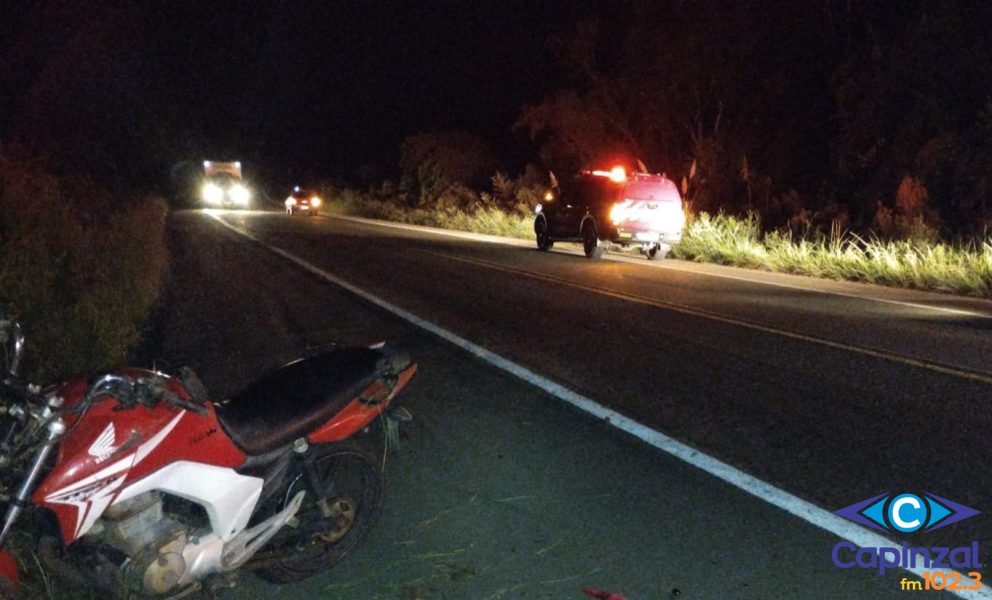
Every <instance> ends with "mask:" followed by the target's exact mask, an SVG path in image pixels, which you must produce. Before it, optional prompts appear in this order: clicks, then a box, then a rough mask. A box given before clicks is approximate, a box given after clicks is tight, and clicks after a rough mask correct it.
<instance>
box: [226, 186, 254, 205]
mask: <svg viewBox="0 0 992 600" xmlns="http://www.w3.org/2000/svg"><path fill="white" fill-rule="evenodd" d="M227 193H228V194H229V195H230V196H231V200H234V201H235V202H236V203H238V204H247V203H248V200H250V199H251V192H250V191H248V188H246V187H245V186H243V185H241V184H240V183H239V184H236V185H234V186H233V187H231V189H230V190H229V191H228V192H227Z"/></svg>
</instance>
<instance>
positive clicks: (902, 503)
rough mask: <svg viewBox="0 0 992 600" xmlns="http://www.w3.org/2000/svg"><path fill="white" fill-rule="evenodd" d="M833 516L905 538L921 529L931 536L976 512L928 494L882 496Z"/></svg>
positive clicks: (837, 512) (862, 502)
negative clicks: (931, 533) (895, 533)
mask: <svg viewBox="0 0 992 600" xmlns="http://www.w3.org/2000/svg"><path fill="white" fill-rule="evenodd" d="M834 514H835V515H838V516H841V517H844V518H845V519H847V520H849V521H854V522H855V523H858V524H859V525H865V526H866V527H871V528H873V529H878V530H879V531H893V532H897V533H903V534H905V533H916V532H917V531H919V530H921V529H923V530H925V531H926V532H931V531H934V530H935V529H940V528H941V527H946V526H948V525H953V524H954V523H957V522H959V521H963V520H965V519H967V518H970V517H974V516H975V515H977V514H979V511H977V510H975V509H973V508H969V507H967V506H965V505H963V504H958V503H957V502H954V501H952V500H948V499H947V498H941V497H940V496H938V495H936V494H931V493H929V492H927V493H923V494H913V493H906V492H901V493H889V492H886V493H884V494H880V495H878V496H875V497H874V498H869V499H867V500H862V501H861V502H857V503H855V504H852V505H850V506H848V507H845V508H842V509H840V510H838V511H835V512H834Z"/></svg>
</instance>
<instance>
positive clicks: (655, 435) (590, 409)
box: [211, 215, 992, 600]
mask: <svg viewBox="0 0 992 600" xmlns="http://www.w3.org/2000/svg"><path fill="white" fill-rule="evenodd" d="M211 216H213V217H214V218H215V219H217V220H218V221H219V222H220V223H221V224H222V225H224V227H227V228H228V229H230V230H231V231H234V232H235V233H237V234H238V235H241V236H244V237H246V238H248V239H250V240H252V241H254V242H256V243H258V244H259V245H261V246H263V247H264V248H266V249H268V250H269V251H271V252H274V253H276V254H278V255H279V256H281V257H283V258H285V259H286V260H288V261H290V262H292V263H294V264H296V265H298V266H299V267H301V268H303V269H304V270H306V271H309V272H310V273H312V274H314V275H316V276H318V277H320V278H321V279H324V280H325V281H327V282H329V283H332V284H334V285H336V286H338V287H341V288H343V289H345V290H347V291H349V292H351V293H352V294H355V295H356V296H358V297H360V298H362V299H363V300H366V301H368V302H370V303H372V304H374V305H376V306H378V307H379V308H381V309H383V310H385V311H386V312H389V313H391V314H393V315H395V316H397V317H399V318H401V319H403V320H405V321H407V322H409V323H411V324H413V325H415V326H417V327H419V328H421V329H423V330H424V331H427V332H429V333H432V334H434V335H436V336H437V337H439V338H441V339H443V340H445V341H447V342H449V343H451V344H454V345H455V346H458V347H459V348H461V349H462V350H465V351H466V352H468V353H470V354H472V355H474V356H476V357H478V358H480V359H482V360H484V361H486V362H487V363H489V364H490V365H492V366H494V367H496V368H498V369H501V370H503V371H506V372H507V373H509V374H511V375H513V376H515V377H517V378H519V379H522V380H523V381H525V382H527V383H529V384H531V385H533V386H534V387H537V388H539V389H541V390H543V391H544V392H546V393H548V394H550V395H552V396H554V397H556V398H558V399H559V400H563V401H565V402H568V403H569V404H571V405H572V406H575V407H576V408H579V409H581V410H583V411H585V412H587V413H589V414H590V415H592V416H594V417H596V418H598V419H602V420H604V421H606V422H608V423H610V424H611V425H613V426H614V427H616V428H617V429H620V430H621V431H625V432H627V433H629V434H631V435H633V436H635V437H637V438H638V439H640V440H641V441H643V442H645V443H647V444H649V445H651V446H654V447H655V448H657V449H659V450H661V451H662V452H665V453H666V454H669V455H671V456H673V457H675V458H677V459H679V460H681V461H683V462H685V463H688V464H690V465H692V466H694V467H696V468H698V469H701V470H702V471H705V472H707V473H709V474H710V475H713V476H714V477H717V478H719V479H721V480H723V481H725V482H727V483H729V484H730V485H732V486H734V487H736V488H738V489H740V490H742V491H744V492H747V493H748V494H751V495H752V496H754V497H756V498H758V499H759V500H762V501H764V502H767V503H768V504H771V505H772V506H775V507H777V508H780V509H782V510H784V511H785V512H787V513H789V514H791V515H793V516H795V517H798V518H800V519H802V520H803V521H806V522H807V523H809V524H811V525H814V526H816V527H819V528H820V529H823V530H825V531H827V532H829V533H832V534H834V535H836V536H838V537H841V538H843V539H845V540H847V541H849V542H851V543H853V544H855V545H857V546H859V547H875V548H878V547H891V548H900V545H899V544H898V543H896V542H894V541H892V540H890V539H888V538H886V537H884V536H881V535H879V534H877V533H875V532H873V531H871V530H869V529H866V528H864V527H861V526H860V525H857V524H855V523H852V522H850V521H848V520H847V519H844V518H842V517H838V516H837V515H835V514H833V513H831V512H830V511H827V510H825V509H823V508H820V507H819V506H816V505H815V504H812V503H810V502H807V501H805V500H802V499H801V498H798V497H796V496H793V495H792V494H790V493H789V492H787V491H785V490H783V489H780V488H777V487H775V486H774V485H772V484H770V483H767V482H765V481H762V480H761V479H758V478H757V477H753V476H751V475H748V474H747V473H745V472H744V471H741V470H740V469H738V468H736V467H733V466H731V465H728V464H727V463H725V462H722V461H720V460H718V459H716V458H713V457H712V456H710V455H708V454H706V453H705V452H702V451H701V450H697V449H695V448H692V447H691V446H687V445H686V444H683V443H682V442H679V441H678V440H675V439H674V438H671V437H669V436H667V435H665V434H664V433H661V432H660V431H656V430H654V429H651V428H650V427H647V426H645V425H642V424H640V423H638V422H637V421H635V420H633V419H631V418H629V417H625V416H624V415H622V414H620V413H618V412H616V411H614V410H612V409H610V408H607V407H605V406H603V405H601V404H599V403H597V402H595V401H594V400H591V399H589V398H586V397H585V396H583V395H581V394H578V393H576V392H573V391H572V390H570V389H568V388H566V387H564V386H562V385H560V384H558V383H555V382H554V381H551V380H550V379H548V378H547V377H543V376H541V375H538V374H537V373H535V372H533V371H531V370H530V369H528V368H526V367H524V366H522V365H519V364H517V363H515V362H513V361H511V360H508V359H506V358H503V357H502V356H499V355H498V354H496V353H494V352H491V351H489V350H486V349H485V348H483V347H482V346H479V345H476V344H473V343H472V342H470V341H468V340H466V339H465V338H463V337H461V336H459V335H457V334H455V333H452V332H451V331H448V330H447V329H444V328H443V327H440V326H438V325H435V324H434V323H431V322H430V321H427V320H425V319H421V318H420V317H418V316H417V315H415V314H413V313H411V312H408V311H406V310H403V309H402V308H400V307H398V306H396V305H395V304H391V303H389V302H386V301H385V300H383V299H382V298H379V297H378V296H374V295H372V294H370V293H369V292H366V291H365V290H363V289H361V288H358V287H356V286H354V285H352V284H350V283H348V282H347V281H345V280H343V279H340V278H339V277H336V276H334V275H331V274H330V273H328V272H327V271H324V270H322V269H320V268H318V267H316V266H314V265H312V264H310V263H308V262H307V261H305V260H303V259H302V258H298V257H297V256H295V255H293V254H290V253H289V252H286V251H285V250H282V249H281V248H277V247H275V246H270V245H269V244H266V243H265V242H263V241H261V240H259V239H258V238H256V237H255V236H253V235H251V234H250V233H248V232H246V231H242V230H240V229H238V228H237V227H234V226H233V225H230V224H228V223H226V222H224V221H223V220H222V219H221V218H220V217H219V216H216V215H211ZM824 558H826V557H824ZM899 568H901V569H903V570H904V571H908V572H910V573H912V574H914V575H917V576H919V577H920V578H922V577H923V573H924V572H925V571H930V570H931V569H930V568H929V567H926V568H924V567H899ZM893 570H894V569H893ZM945 572H950V571H948V570H945ZM961 581H970V580H969V578H968V577H967V576H966V575H964V574H961ZM948 591H951V590H948ZM951 593H952V594H955V595H957V596H958V597H961V598H985V599H989V600H992V590H990V589H989V587H988V586H984V585H983V586H982V588H980V589H979V590H975V591H971V590H961V591H951Z"/></svg>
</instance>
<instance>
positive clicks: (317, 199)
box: [310, 196, 320, 208]
mask: <svg viewBox="0 0 992 600" xmlns="http://www.w3.org/2000/svg"><path fill="white" fill-rule="evenodd" d="M310 206H312V207H314V208H317V207H318V206H320V197H319V196H314V197H312V198H310Z"/></svg>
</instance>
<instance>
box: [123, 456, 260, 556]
mask: <svg viewBox="0 0 992 600" xmlns="http://www.w3.org/2000/svg"><path fill="white" fill-rule="evenodd" d="M151 490H159V491H162V492H167V493H169V494H174V495H176V496H179V497H180V498H185V499H186V500H190V501H191V502H196V503H197V504H200V505H201V506H203V508H204V509H205V510H206V512H207V517H208V518H209V519H210V525H211V527H213V530H214V533H215V534H217V536H218V537H219V538H220V539H221V540H223V541H225V542H226V541H228V540H230V539H231V538H232V537H234V536H235V535H237V533H238V532H239V531H241V530H242V529H244V528H245V526H247V525H248V520H249V519H250V518H251V514H252V511H254V510H255V503H256V502H258V497H259V495H260V494H261V493H262V480H261V479H259V478H258V477H248V476H246V475H239V474H238V473H237V472H236V471H235V470H234V469H229V468H225V467H216V466H213V465H206V464H203V463H196V462H189V461H178V462H174V463H172V464H170V465H169V466H167V467H164V468H162V469H159V470H158V471H156V472H155V473H152V474H151V475H149V476H148V477H145V478H143V479H142V480H141V481H137V482H135V483H134V484H132V485H130V486H128V487H126V488H125V489H124V490H123V491H122V492H121V494H120V496H118V498H117V500H116V501H115V502H114V504H116V503H117V502H122V501H124V500H127V499H129V498H133V497H135V496H137V495H139V494H143V493H145V492H148V491H151Z"/></svg>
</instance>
